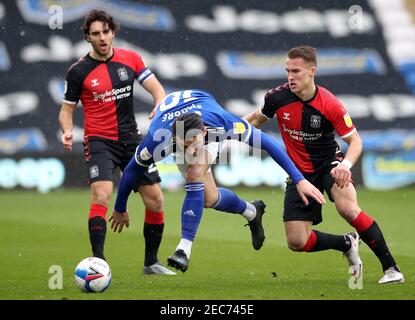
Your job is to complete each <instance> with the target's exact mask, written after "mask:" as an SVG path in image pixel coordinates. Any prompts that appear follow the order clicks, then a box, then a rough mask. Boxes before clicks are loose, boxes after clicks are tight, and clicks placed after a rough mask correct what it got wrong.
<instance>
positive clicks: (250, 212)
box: [212, 188, 256, 221]
mask: <svg viewBox="0 0 415 320" xmlns="http://www.w3.org/2000/svg"><path fill="white" fill-rule="evenodd" d="M217 190H218V201H216V203H215V204H214V205H213V206H212V209H215V210H218V211H223V212H229V213H239V214H241V215H242V216H244V217H245V218H246V219H247V220H248V221H251V220H252V219H253V218H255V215H256V209H255V206H254V205H253V204H251V203H248V202H246V201H244V200H242V199H241V198H239V197H238V195H237V194H236V193H235V192H233V191H231V190H229V189H225V188H218V189H217Z"/></svg>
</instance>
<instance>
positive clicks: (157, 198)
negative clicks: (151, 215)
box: [143, 190, 164, 212]
mask: <svg viewBox="0 0 415 320" xmlns="http://www.w3.org/2000/svg"><path fill="white" fill-rule="evenodd" d="M143 201H144V205H145V207H146V209H148V210H151V211H155V212H159V211H161V210H163V206H164V197H163V193H162V192H161V190H153V192H151V193H150V192H149V193H146V194H143Z"/></svg>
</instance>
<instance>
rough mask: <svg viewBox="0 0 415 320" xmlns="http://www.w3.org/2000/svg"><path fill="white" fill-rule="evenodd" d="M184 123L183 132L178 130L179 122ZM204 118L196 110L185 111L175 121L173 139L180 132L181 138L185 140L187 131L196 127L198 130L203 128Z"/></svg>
mask: <svg viewBox="0 0 415 320" xmlns="http://www.w3.org/2000/svg"><path fill="white" fill-rule="evenodd" d="M179 122H182V123H183V129H184V130H183V132H181V130H179V131H177V126H178V125H179V124H178V123H179ZM203 127H204V125H203V120H202V117H201V116H200V115H198V114H197V113H195V112H188V113H184V114H182V115H180V116H178V117H177V118H176V120H175V121H174V123H173V139H175V140H176V135H177V134H179V138H180V139H182V140H184V139H185V138H186V133H187V132H188V131H189V130H192V129H196V130H203Z"/></svg>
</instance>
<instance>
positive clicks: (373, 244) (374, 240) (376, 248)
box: [359, 221, 399, 271]
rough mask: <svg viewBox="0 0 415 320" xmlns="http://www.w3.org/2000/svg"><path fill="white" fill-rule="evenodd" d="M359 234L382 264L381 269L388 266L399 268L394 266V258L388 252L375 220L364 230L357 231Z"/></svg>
mask: <svg viewBox="0 0 415 320" xmlns="http://www.w3.org/2000/svg"><path fill="white" fill-rule="evenodd" d="M359 235H360V238H361V239H362V240H363V241H364V242H365V243H366V244H367V245H368V246H369V248H370V249H372V251H373V252H374V253H375V255H376V256H377V257H378V259H379V261H380V263H381V264H382V269H383V271H385V270H386V269H389V268H390V267H395V270H397V271H399V268H398V267H397V266H396V262H395V259H394V258H393V256H392V254H391V253H390V251H389V248H388V245H387V244H386V241H385V238H384V237H383V234H382V231H381V230H380V228H379V226H378V224H377V223H376V221H373V223H372V224H371V226H370V227H369V228H367V229H366V230H365V231H362V232H359Z"/></svg>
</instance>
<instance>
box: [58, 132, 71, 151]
mask: <svg viewBox="0 0 415 320" xmlns="http://www.w3.org/2000/svg"><path fill="white" fill-rule="evenodd" d="M61 140H62V144H63V146H64V147H65V149H66V151H69V152H71V151H72V144H73V133H72V132H64V133H62V138H61Z"/></svg>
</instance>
